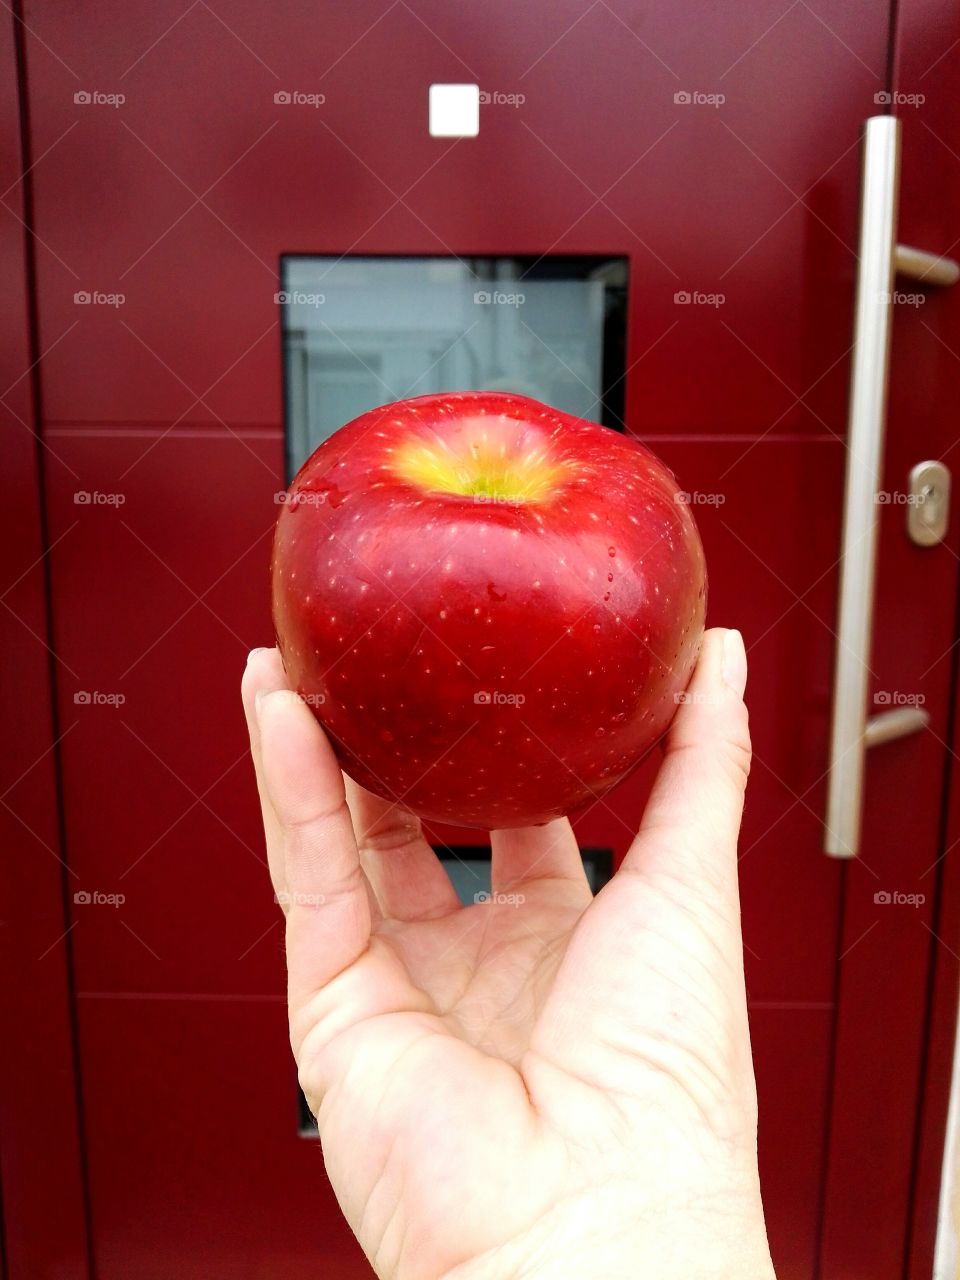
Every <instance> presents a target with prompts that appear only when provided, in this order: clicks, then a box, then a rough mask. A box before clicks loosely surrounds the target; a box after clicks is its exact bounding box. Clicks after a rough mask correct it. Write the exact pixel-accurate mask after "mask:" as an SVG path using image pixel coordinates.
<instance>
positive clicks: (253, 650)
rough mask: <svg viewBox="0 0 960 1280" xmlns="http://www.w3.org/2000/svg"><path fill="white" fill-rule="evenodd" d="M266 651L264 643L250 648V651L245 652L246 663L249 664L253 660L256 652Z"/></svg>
mask: <svg viewBox="0 0 960 1280" xmlns="http://www.w3.org/2000/svg"><path fill="white" fill-rule="evenodd" d="M266 651H267V650H266V646H265V645H260V647H259V648H258V649H251V650H250V652H249V653H248V654H247V664H248V665H249V664H250V663H251V662H252V661H253V659H254V658H255V657H256V656H257V654H258V653H266Z"/></svg>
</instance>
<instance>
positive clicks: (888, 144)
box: [824, 116, 900, 858]
mask: <svg viewBox="0 0 960 1280" xmlns="http://www.w3.org/2000/svg"><path fill="white" fill-rule="evenodd" d="M899 168H900V122H899V120H897V119H895V117H893V116H873V117H871V118H870V119H869V120H867V122H866V125H865V128H864V136H863V182H862V190H861V203H860V249H859V260H860V265H859V269H858V271H857V287H856V301H855V308H854V325H853V367H852V374H851V379H850V408H849V424H848V430H847V469H846V481H845V485H844V507H843V534H842V540H841V560H840V600H839V609H838V627H837V649H836V660H835V667H834V681H833V721H832V726H831V733H830V768H829V773H828V775H827V812H826V824H825V825H826V832H825V839H824V851H825V852H826V853H827V854H828V855H829V856H830V857H834V858H853V857H856V855H857V852H858V848H859V841H860V820H861V807H862V799H863V773H864V756H865V753H866V746H867V744H866V741H865V736H864V735H865V730H866V716H867V685H868V675H869V671H870V649H871V637H872V631H873V594H874V578H875V573H876V560H877V528H878V524H877V502H876V495H877V491H878V490H879V488H880V481H881V466H882V463H883V437H884V427H885V419H886V404H887V383H888V379H889V364H890V327H891V325H890V321H891V313H892V298H893V276H894V264H895V260H896V227H897V191H898V186H899Z"/></svg>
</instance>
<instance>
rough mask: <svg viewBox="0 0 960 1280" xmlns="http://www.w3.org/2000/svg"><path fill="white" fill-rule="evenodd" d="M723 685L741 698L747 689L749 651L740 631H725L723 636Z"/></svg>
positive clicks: (721, 672) (721, 665) (721, 670)
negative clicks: (745, 646)
mask: <svg viewBox="0 0 960 1280" xmlns="http://www.w3.org/2000/svg"><path fill="white" fill-rule="evenodd" d="M720 674H721V676H722V677H723V683H724V684H726V685H729V686H730V688H731V689H733V691H734V692H735V693H737V694H739V695H740V696H741V697H742V696H743V691H744V689H746V687H747V651H746V649H745V648H744V645H743V636H742V635H741V634H740V632H739V631H725V632H724V635H723V659H722V661H721V664H720Z"/></svg>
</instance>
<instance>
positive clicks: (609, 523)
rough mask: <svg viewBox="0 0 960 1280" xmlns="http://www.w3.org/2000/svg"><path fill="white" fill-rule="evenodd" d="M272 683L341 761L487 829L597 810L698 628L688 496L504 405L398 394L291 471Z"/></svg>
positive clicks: (591, 435) (374, 783)
mask: <svg viewBox="0 0 960 1280" xmlns="http://www.w3.org/2000/svg"><path fill="white" fill-rule="evenodd" d="M272 573H273V613H274V623H275V626H276V631H277V638H278V643H279V645H280V650H281V653H282V655H283V661H284V666H285V667H286V670H287V674H288V675H289V677H290V679H291V681H292V682H293V683H294V685H295V687H296V688H297V689H298V691H299V692H300V694H301V695H303V696H304V697H305V699H306V700H307V702H308V704H309V705H310V706H311V707H312V708H313V710H314V713H315V714H316V716H317V718H318V720H319V721H320V722H321V724H322V725H323V727H324V729H325V730H326V732H327V733H328V735H329V737H330V739H331V742H332V743H333V746H334V749H335V750H336V752H337V754H338V757H339V759H340V762H341V765H342V766H343V769H344V770H345V771H346V772H347V773H348V774H349V775H350V776H351V777H352V778H353V779H354V780H355V781H356V782H359V783H360V784H361V785H362V786H364V787H366V788H368V789H369V790H370V791H373V792H375V793H376V794H377V795H380V796H383V797H385V798H386V799H388V800H392V801H395V802H396V803H398V804H401V805H404V806H405V807H407V808H410V809H412V810H413V811H414V812H415V813H417V814H419V815H420V816H421V817H424V818H428V819H434V820H439V821H443V822H451V823H455V824H457V825H462V826H473V827H483V828H486V829H488V830H489V829H496V828H503V827H517V826H529V825H533V824H536V823H542V822H547V821H549V820H550V819H551V818H555V817H558V816H560V815H562V814H567V813H570V812H572V811H573V810H575V809H577V808H580V807H582V806H583V805H586V804H589V803H590V802H591V801H594V800H596V799H599V797H601V796H602V795H604V794H605V793H606V792H607V791H609V790H610V788H611V787H613V786H614V785H615V784H616V783H617V782H619V781H620V780H621V779H622V778H624V777H625V776H626V775H627V774H628V773H629V772H630V771H631V770H632V769H633V768H634V767H635V766H636V765H637V764H638V763H639V761H640V759H641V758H642V756H643V755H644V754H645V753H646V752H647V751H648V750H649V748H650V747H651V746H652V745H653V744H654V743H655V742H656V741H657V739H658V738H659V737H660V736H661V735H662V734H663V732H664V730H665V729H666V727H667V725H668V724H669V722H670V720H671V718H672V716H673V714H674V712H675V710H676V704H677V701H678V697H679V695H680V694H681V693H682V691H683V690H684V689H685V688H686V685H687V682H688V680H689V678H690V675H691V672H692V669H693V665H694V663H695V661H696V655H697V650H698V647H699V643H700V637H701V635H702V632H703V622H704V611H705V605H706V571H705V566H704V559H703V549H702V547H701V543H700V538H699V535H698V533H697V529H696V525H695V523H694V520H693V516H692V513H691V511H690V507H689V505H688V504H686V503H685V502H683V501H682V498H681V495H680V492H679V488H678V485H677V483H676V481H675V480H674V477H673V475H672V473H671V472H670V471H669V470H668V469H667V467H665V466H664V464H663V463H662V462H660V461H659V460H658V459H657V458H656V457H655V456H654V455H653V454H652V453H651V452H650V451H649V450H648V449H646V448H644V446H643V445H641V444H639V443H638V442H637V441H636V440H633V439H631V438H630V437H628V436H623V435H620V434H619V433H618V432H616V431H612V430H610V429H609V428H608V427H603V426H599V425H598V424H597V423H595V422H588V421H586V420H584V419H581V418H574V417H571V416H570V415H568V414H565V413H560V412H559V411H558V410H556V409H550V408H548V407H547V406H546V405H543V404H539V403H538V402H537V401H535V400H530V399H527V398H526V397H525V396H518V395H509V394H501V393H494V392H463V393H449V394H444V395H430V396H420V397H418V398H416V399H412V400H404V401H400V402H398V403H397V404H391V405H386V406H384V407H383V408H381V409H374V410H372V411H371V412H369V413H365V414H364V415H363V416H362V417H360V418H357V419H355V421H353V422H351V423H349V424H348V425H347V426H345V427H343V428H342V429H341V430H340V431H337V432H336V433H335V434H334V435H333V436H331V437H330V438H329V439H328V440H326V441H325V442H324V443H323V444H322V445H321V446H320V447H319V448H318V449H317V450H316V452H315V453H314V454H313V455H312V456H311V457H310V458H309V460H308V461H307V462H306V463H305V464H304V466H303V467H302V468H301V470H300V472H299V473H298V475H297V477H296V479H295V480H294V481H293V483H292V484H291V486H290V489H289V491H288V493H287V500H286V502H285V503H284V504H283V506H282V508H281V512H280V518H279V520H278V523H277V532H276V538H275V543H274V554H273V570H272Z"/></svg>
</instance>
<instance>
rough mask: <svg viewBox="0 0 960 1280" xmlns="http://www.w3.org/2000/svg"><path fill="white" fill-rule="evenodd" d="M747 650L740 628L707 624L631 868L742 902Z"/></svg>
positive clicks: (627, 863) (693, 891) (698, 891)
mask: <svg viewBox="0 0 960 1280" xmlns="http://www.w3.org/2000/svg"><path fill="white" fill-rule="evenodd" d="M746 683H747V655H746V651H745V649H744V645H743V637H742V636H741V634H740V632H739V631H728V630H724V629H722V628H715V629H714V630H712V631H708V632H706V634H705V635H704V637H703V644H702V646H701V650H700V658H699V661H698V662H697V667H696V670H695V672H694V675H693V679H692V680H691V681H690V685H689V687H688V689H687V691H686V693H685V694H683V695H682V701H681V703H680V707H679V709H678V711H677V714H676V716H675V717H674V721H673V724H672V726H671V728H670V731H669V733H668V735H667V738H666V742H665V750H664V760H663V764H662V765H661V767H660V772H659V773H658V774H657V778H656V781H655V782H654V785H653V790H652V792H651V794H650V799H649V801H648V802H647V807H646V810H645V811H644V815H643V821H642V822H641V824H640V830H639V832H638V833H637V837H636V839H635V840H634V842H633V846H632V847H631V849H630V852H629V853H628V854H627V856H626V859H625V860H624V864H623V866H624V870H626V871H628V872H630V871H634V872H639V873H640V874H641V875H642V876H643V877H644V878H645V879H658V878H660V877H661V876H668V877H669V879H670V881H671V882H672V883H673V884H674V885H676V883H677V881H678V880H679V881H680V882H681V883H682V886H683V888H684V890H685V891H686V892H688V893H691V894H697V895H700V894H701V893H703V894H707V895H709V897H710V898H711V899H712V900H713V902H714V903H716V901H717V895H718V893H719V895H720V897H721V898H722V899H724V900H726V901H727V902H728V903H730V904H731V905H733V906H734V907H736V903H737V837H738V835H739V831H740V819H741V817H742V815H743V797H744V790H745V788H746V785H747V777H748V775H749V772H750V755H751V750H750V731H749V725H748V716H747V708H746V706H745V705H744V702H743V691H744V688H745V687H746Z"/></svg>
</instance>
